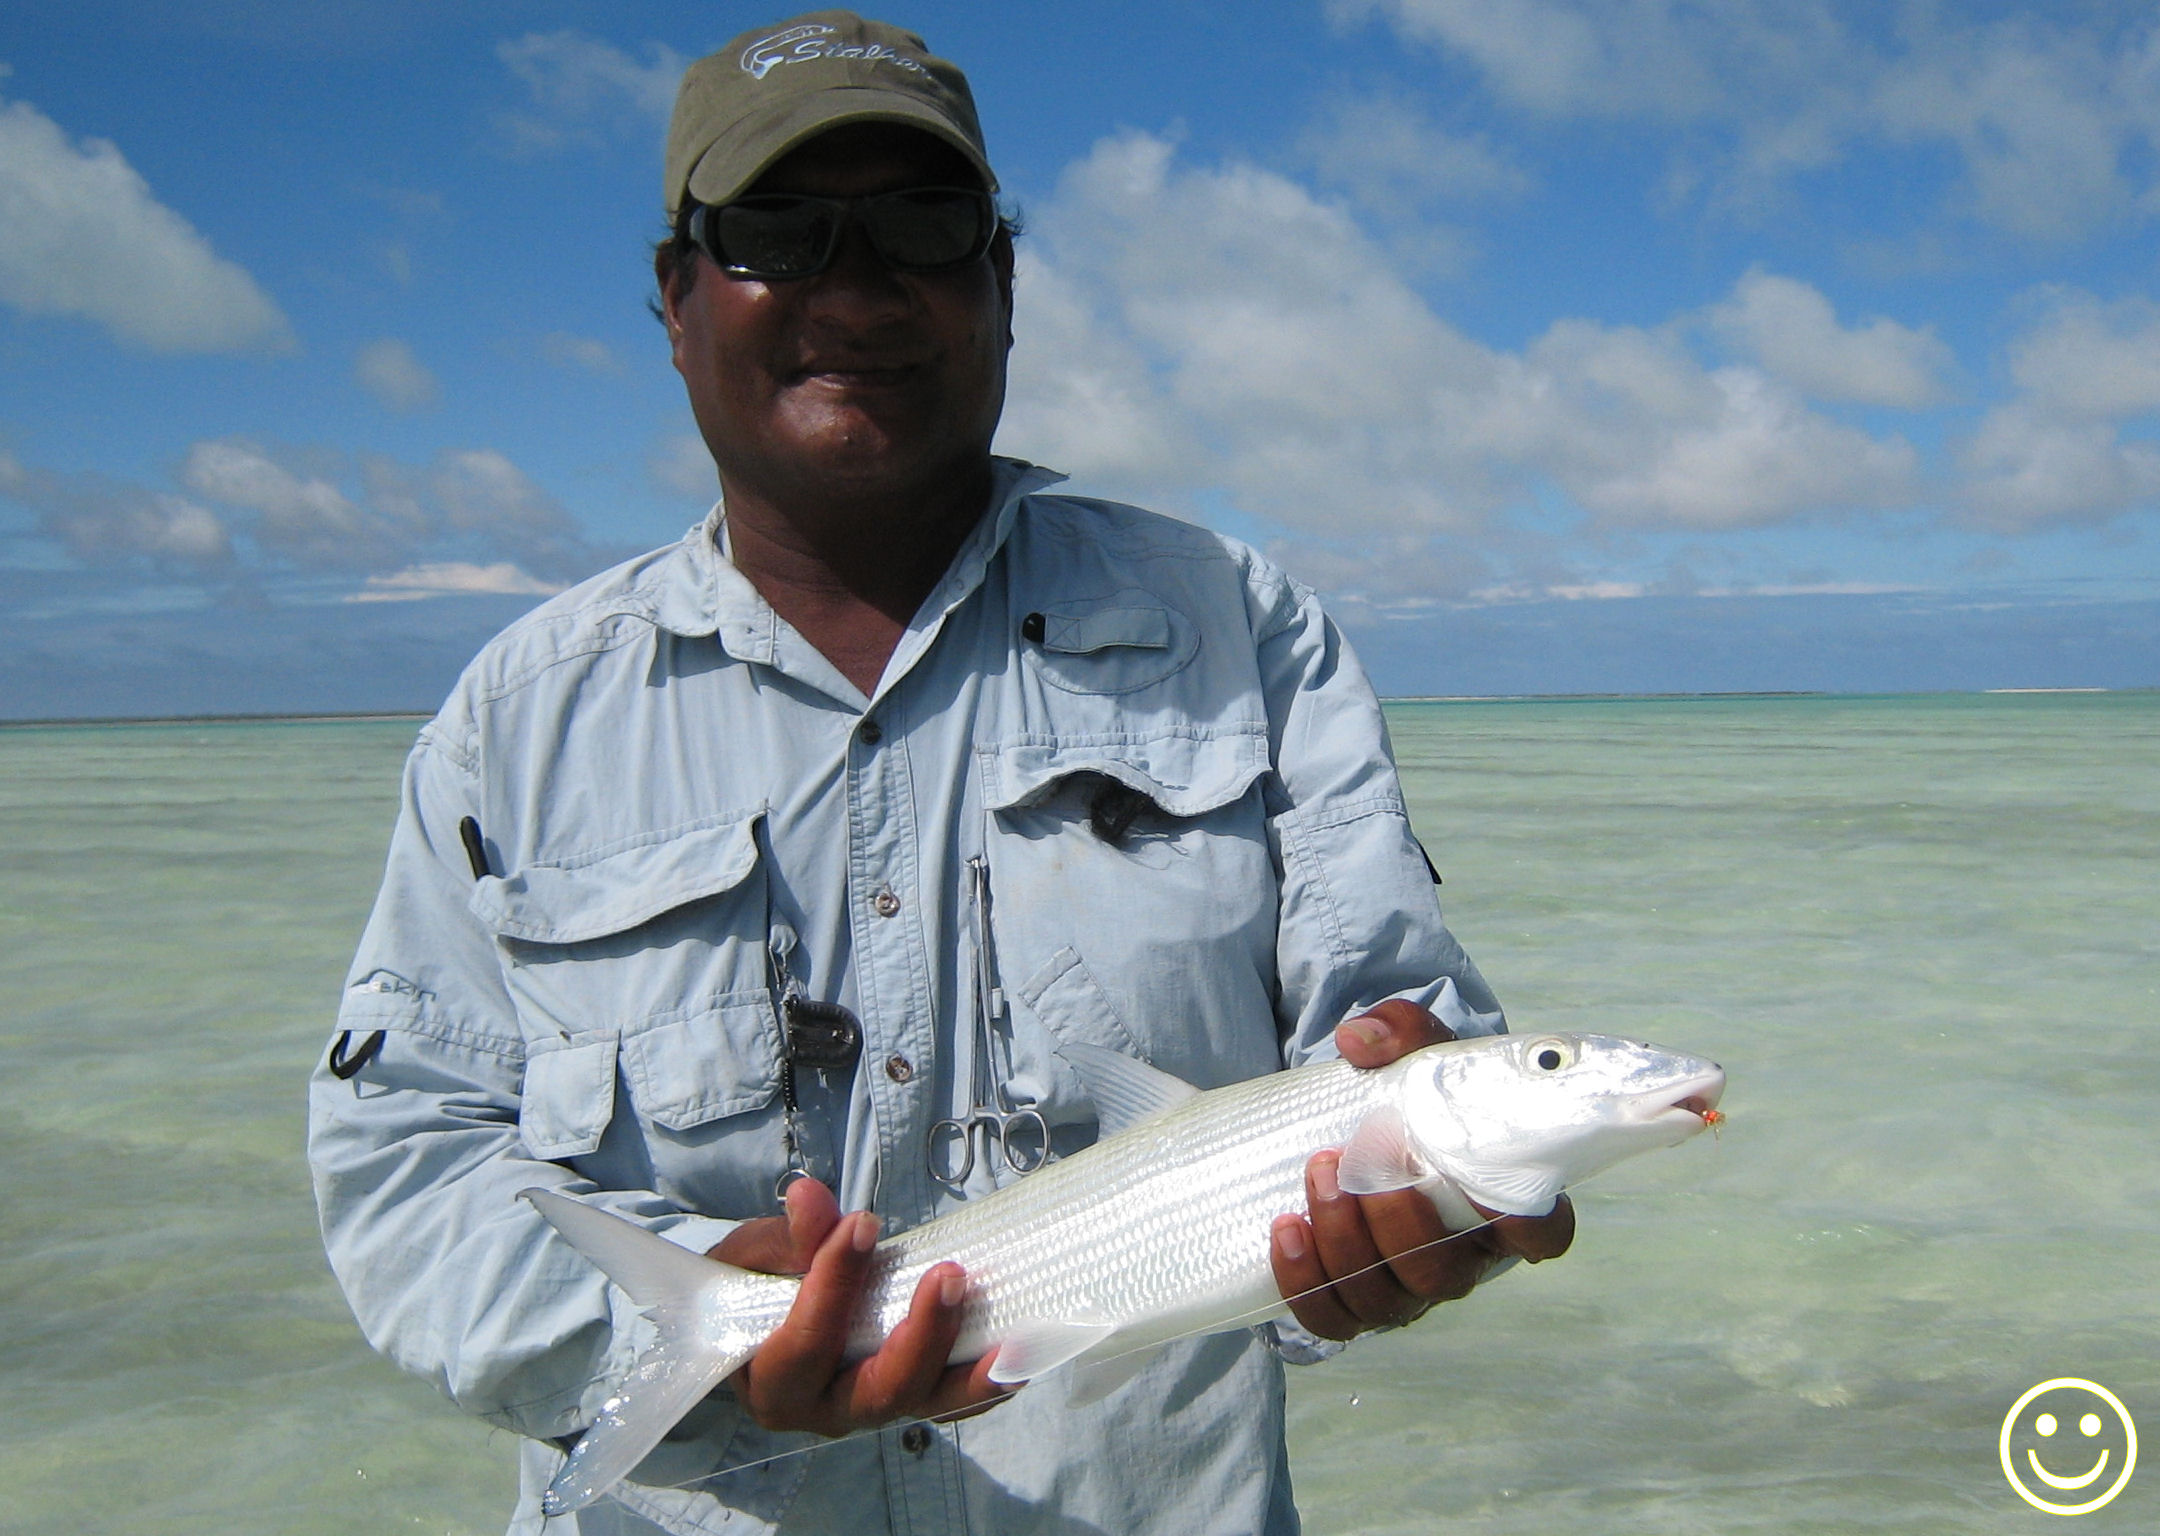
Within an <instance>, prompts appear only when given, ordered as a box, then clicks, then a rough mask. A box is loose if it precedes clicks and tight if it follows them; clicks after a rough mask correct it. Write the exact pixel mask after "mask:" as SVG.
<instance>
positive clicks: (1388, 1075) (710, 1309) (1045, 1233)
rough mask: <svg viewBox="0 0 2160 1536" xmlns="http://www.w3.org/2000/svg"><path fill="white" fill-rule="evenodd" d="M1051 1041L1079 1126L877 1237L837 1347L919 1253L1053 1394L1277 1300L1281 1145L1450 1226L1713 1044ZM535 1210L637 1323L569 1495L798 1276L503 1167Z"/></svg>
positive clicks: (1633, 1122) (683, 1391)
mask: <svg viewBox="0 0 2160 1536" xmlns="http://www.w3.org/2000/svg"><path fill="white" fill-rule="evenodd" d="M1064 1054H1065V1055H1066V1057H1067V1059H1068V1060H1070V1061H1071V1062H1072V1063H1073V1065H1074V1067H1075V1069H1076V1070H1077V1071H1078V1072H1079V1073H1080V1076H1081V1078H1082V1080H1083V1081H1084V1082H1085V1083H1086V1084H1087V1086H1088V1089H1089V1091H1090V1093H1091V1095H1092V1096H1093V1098H1094V1100H1095V1104H1096V1109H1097V1118H1098V1120H1099V1121H1100V1124H1101V1129H1102V1139H1101V1140H1099V1141H1097V1142H1096V1143H1095V1145H1093V1146H1092V1147H1089V1148H1087V1149H1085V1150H1084V1151H1081V1152H1078V1153H1076V1154H1074V1155H1073V1156H1071V1157H1068V1158H1065V1159H1063V1160H1062V1161H1059V1162H1055V1163H1052V1164H1051V1165H1049V1166H1048V1167H1046V1168H1043V1169H1042V1170H1040V1171H1039V1172H1037V1173H1035V1174H1032V1175H1031V1176H1030V1177H1028V1178H1026V1179H1023V1180H1020V1181H1019V1182H1017V1183H1015V1184H1012V1185H1010V1186H1008V1187H1006V1188H1004V1189H1000V1190H998V1191H997V1192H996V1193H995V1194H992V1195H988V1196H986V1197H984V1198H982V1199H980V1200H971V1201H969V1202H968V1203H967V1204H965V1205H963V1206H961V1207H960V1208H958V1209H957V1210H954V1211H952V1212H950V1213H949V1214H947V1215H944V1216H941V1217H939V1218H938V1219H937V1220H935V1221H932V1222H928V1223H926V1224H924V1225H923V1226H920V1227H917V1228H915V1229H913V1230H912V1231H908V1232H903V1233H900V1234H899V1235H897V1236H895V1237H890V1238H887V1239H885V1240H884V1241H883V1242H881V1243H880V1244H878V1248H877V1252H876V1255H875V1260H874V1269H873V1278H872V1282H871V1285H870V1287H869V1289H868V1291H867V1293H866V1295H865V1297H864V1300H863V1303H862V1305H861V1307H860V1309H859V1310H858V1311H857V1313H856V1316H855V1318H854V1322H853V1326H852V1330H851V1332H850V1336H849V1341H848V1354H849V1357H850V1358H856V1359H859V1358H862V1357H864V1356H867V1355H869V1354H872V1353H874V1352H875V1350H876V1348H877V1346H878V1344H879V1342H880V1341H881V1340H882V1339H883V1338H884V1337H885V1335H886V1334H887V1333H889V1332H890V1331H891V1330H892V1329H893V1328H894V1327H896V1326H897V1325H898V1324H899V1323H900V1321H901V1320H902V1319H903V1318H904V1317H906V1315H907V1311H908V1306H909V1302H910V1300H911V1299H912V1297H913V1295H914V1292H915V1287H916V1283H917V1282H918V1281H919V1280H920V1279H921V1278H922V1276H923V1274H924V1273H925V1272H926V1271H927V1270H928V1269H929V1268H930V1267H931V1266H932V1265H934V1264H938V1263H942V1262H945V1261H948V1260H950V1261H954V1262H957V1263H958V1264H960V1265H961V1267H962V1268H963V1269H965V1271H966V1272H967V1276H968V1281H969V1291H968V1301H967V1303H966V1306H965V1308H964V1311H963V1314H962V1325H961V1330H960V1336H959V1339H958V1341H957V1342H956V1343H955V1344H954V1345H953V1350H952V1355H951V1360H952V1361H953V1362H955V1363H958V1362H961V1361H967V1360H975V1359H979V1358H981V1357H982V1356H983V1355H985V1354H988V1353H990V1352H991V1351H992V1350H995V1351H996V1352H997V1358H996V1360H995V1361H994V1363H993V1365H992V1367H991V1373H990V1374H991V1376H992V1378H993V1379H994V1380H996V1381H998V1382H1000V1383H1006V1384H1012V1385H1018V1384H1019V1383H1022V1382H1026V1381H1030V1380H1032V1379H1034V1378H1035V1377H1037V1376H1040V1375H1042V1374H1044V1373H1045V1372H1047V1371H1051V1370H1054V1369H1056V1368H1057V1367H1059V1366H1062V1365H1067V1364H1071V1365H1074V1366H1076V1367H1078V1368H1079V1370H1080V1372H1081V1373H1082V1374H1081V1375H1079V1376H1078V1377H1076V1379H1075V1382H1074V1395H1075V1397H1076V1399H1077V1400H1080V1401H1087V1400H1091V1399H1092V1398H1094V1397H1099V1396H1102V1395H1104V1394H1105V1393H1107V1392H1108V1391H1110V1390H1113V1389H1114V1388H1115V1387H1116V1386H1117V1385H1118V1384H1120V1383H1122V1382H1123V1381H1124V1380H1126V1379H1127V1378H1129V1377H1130V1376H1131V1375H1132V1374H1133V1373H1134V1372H1135V1371H1136V1370H1137V1369H1138V1368H1139V1367H1140V1366H1141V1365H1142V1364H1143V1363H1144V1362H1145V1360H1146V1359H1147V1357H1148V1355H1149V1354H1150V1353H1151V1352H1152V1351H1153V1349H1154V1348H1155V1347H1156V1346H1158V1345H1161V1344H1165V1343H1167V1342H1169V1341H1170V1340H1173V1339H1180V1338H1185V1337H1189V1336H1191V1335H1194V1334H1199V1333H1211V1332H1219V1331H1227V1330H1230V1329H1233V1328H1240V1327H1245V1326H1247V1325H1249V1324H1252V1323H1256V1322H1260V1321H1263V1320H1265V1319H1267V1318H1269V1317H1274V1316H1280V1315H1282V1314H1283V1313H1284V1312H1286V1311H1287V1310H1288V1309H1287V1307H1286V1306H1285V1304H1284V1302H1283V1300H1282V1298H1281V1296H1280V1295H1279V1294H1277V1292H1276V1288H1275V1281H1274V1275H1273V1271H1272V1269H1271V1268H1270V1265H1269V1242H1270V1229H1271V1225H1272V1223H1273V1221H1274V1219H1275V1218H1276V1217H1277V1216H1281V1215H1285V1214H1290V1213H1300V1212H1302V1211H1303V1210H1304V1205H1305V1182H1304V1181H1305V1164H1306V1163H1307V1161H1308V1160H1309V1159H1310V1158H1311V1157H1312V1155H1313V1154H1314V1153H1316V1152H1319V1151H1322V1150H1325V1149H1327V1148H1330V1147H1341V1148H1342V1149H1343V1156H1342V1163H1341V1169H1340V1175H1339V1177H1340V1182H1341V1185H1342V1187H1343V1189H1345V1190H1347V1191H1348V1192H1350V1193H1352V1194H1361V1195H1362V1194H1376V1193H1379V1192H1381V1191H1383V1190H1391V1189H1404V1188H1413V1187H1414V1188H1416V1189H1419V1190H1421V1191H1423V1192H1424V1193H1425V1194H1426V1195H1427V1197H1428V1198H1430V1199H1431V1200H1432V1201H1433V1203H1434V1205H1435V1207H1436V1208H1437V1209H1438V1210H1439V1211H1440V1213H1441V1215H1442V1217H1443V1218H1445V1220H1446V1221H1447V1223H1448V1225H1449V1226H1450V1227H1451V1228H1454V1229H1464V1228H1468V1227H1473V1226H1476V1225H1478V1224H1479V1223H1480V1222H1481V1221H1483V1220H1484V1218H1483V1217H1482V1216H1480V1215H1479V1214H1478V1212H1477V1210H1476V1209H1475V1207H1474V1206H1473V1204H1472V1202H1475V1203H1476V1205H1482V1206H1484V1207H1485V1208H1486V1209H1488V1210H1493V1211H1499V1212H1502V1213H1503V1214H1507V1215H1515V1216H1540V1215H1544V1214H1545V1213H1547V1212H1549V1211H1550V1210H1551V1209H1552V1208H1553V1204H1554V1202H1555V1201H1556V1200H1557V1199H1558V1198H1559V1196H1560V1193H1561V1191H1562V1190H1563V1189H1565V1188H1566V1187H1568V1186H1569V1185H1571V1184H1575V1183H1577V1182H1580V1181H1581V1180H1583V1179H1586V1178H1588V1177H1590V1176H1591V1175H1592V1174H1595V1173H1597V1172H1599V1171H1601V1170H1603V1169H1605V1168H1609V1167H1611V1166H1612V1165H1613V1164H1614V1163H1616V1162H1619V1161H1620V1160H1621V1159H1623V1158H1626V1157H1630V1156H1633V1155H1634V1154H1636V1153H1638V1152H1646V1151H1649V1150H1650V1149H1651V1148H1653V1147H1664V1146H1672V1145H1675V1144H1677V1143H1678V1142H1681V1141H1684V1140H1686V1139H1687V1138H1688V1137H1689V1136H1692V1135H1694V1134H1695V1133H1696V1132H1697V1131H1700V1130H1701V1129H1702V1128H1703V1127H1704V1125H1705V1124H1707V1123H1710V1122H1711V1121H1712V1120H1713V1119H1715V1118H1719V1117H1718V1116H1717V1110H1716V1105H1717V1101H1718V1097H1719V1095H1720V1094H1721V1093H1723V1091H1724V1086H1725V1074H1724V1073H1723V1072H1722V1071H1721V1070H1720V1069H1719V1068H1718V1067H1717V1065H1716V1064H1715V1063H1713V1062H1709V1061H1705V1060H1703V1059H1701V1058H1700V1057H1695V1056H1687V1055H1683V1054H1680V1053H1679V1052H1675V1051H1667V1050H1663V1049H1660V1048H1658V1047H1656V1046H1651V1045H1644V1044H1641V1043H1638V1042H1636V1041H1631V1040H1621V1039H1617V1038H1614V1037H1612V1036H1609V1035H1530V1036H1494V1037H1489V1038H1484V1039H1472V1040H1457V1041H1449V1042H1447V1043H1445V1044H1441V1045H1433V1046H1427V1047H1426V1048H1425V1049H1423V1050H1420V1051H1416V1052H1413V1053H1412V1054H1410V1055H1408V1056H1405V1057H1403V1058H1402V1059H1401V1060H1400V1061H1397V1062H1395V1063H1393V1064H1392V1065H1390V1066H1386V1067H1381V1068H1378V1069H1375V1070H1371V1071H1360V1070H1358V1069H1356V1068H1353V1067H1350V1066H1348V1065H1346V1064H1345V1063H1342V1062H1323V1063H1317V1064H1315V1065H1312V1066H1307V1067H1300V1068H1297V1069H1295V1070H1293V1071H1289V1072H1279V1073H1275V1074H1272V1075H1270V1076H1266V1077H1259V1078H1254V1079H1251V1080H1250V1081H1247V1082H1242V1083H1233V1084H1231V1085H1229V1086H1228V1087H1224V1088H1217V1089H1213V1090H1211V1091H1208V1092H1202V1091H1200V1090H1199V1089H1196V1088H1193V1087H1192V1086H1191V1085H1189V1084H1187V1083H1184V1082H1181V1081H1179V1080H1178V1079H1177V1078H1174V1077H1171V1076H1170V1075H1168V1074H1167V1073H1164V1072H1160V1071H1157V1070H1156V1069H1155V1068H1153V1067H1150V1066H1147V1065H1146V1064H1144V1063H1142V1062H1139V1061H1135V1060H1133V1059H1132V1058H1130V1057H1127V1056H1121V1055H1119V1054H1118V1053H1116V1052H1114V1051H1106V1050H1102V1049H1099V1048H1097V1047H1093V1046H1067V1047H1065V1050H1064ZM525 1198H526V1199H528V1200H530V1201H532V1203H533V1204H534V1205H535V1206H536V1207H538V1209H539V1211H540V1213H541V1214H542V1215H543V1216H545V1217H546V1218H547V1219H548V1220H549V1221H550V1222H552V1223H553V1224H554V1226H555V1228H556V1230H557V1231H559V1232H560V1233H561V1234H562V1235H563V1236H564V1237H565V1238H567V1239H569V1241H570V1242H571V1243H572V1245H574V1246H575V1247H576V1248H577V1249H578V1251H579V1252H580V1253H582V1254H584V1255H585V1256H586V1257H587V1258H589V1259H590V1260H592V1262H593V1263H595V1264H596V1265H598V1266H599V1267H600V1268H601V1269H602V1270H604V1271H606V1273H607V1275H608V1277H609V1278H610V1279H612V1280H613V1281H615V1283H616V1284H618V1285H620V1286H621V1287H622V1288H623V1289H624V1290H625V1291H627V1292H629V1294H630V1297H631V1299H632V1300H633V1301H635V1302H637V1303H638V1304H639V1305H640V1306H641V1307H643V1308H644V1309H645V1310H646V1313H647V1315H648V1316H649V1317H650V1318H651V1319H652V1321H653V1322H654V1324H655V1325H656V1326H657V1328H658V1338H657V1340H656V1341H655V1342H654V1343H653V1345H652V1346H651V1347H650V1348H649V1349H648V1350H647V1351H646V1352H645V1353H644V1355H643V1356H641V1357H640V1358H639V1360H638V1361H637V1363H636V1365H635V1366H634V1367H632V1369H631V1372H630V1375H629V1377H628V1378H627V1379H626V1380H625V1381H624V1382H622V1383H621V1385H620V1386H618V1387H617V1389H616V1390H615V1391H614V1392H613V1393H612V1394H611V1395H610V1397H609V1398H608V1400H607V1402H606V1404H605V1405H604V1406H603V1407H602V1409H601V1412H600V1415H599V1417H598V1419H597V1420H596V1421H595V1422H594V1424H593V1426H592V1427H591V1428H590V1429H589V1430H587V1431H586V1432H585V1435H584V1438H583V1439H581V1440H580V1441H579V1442H578V1444H577V1447H576V1449H575V1450H574V1451H572V1452H571V1455H570V1459H569V1461H568V1462H567V1463H566V1464H565V1466H564V1467H563V1469H562V1472H561V1473H560V1474H559V1475H558V1476H557V1477H556V1479H555V1480H554V1482H553V1483H552V1484H550V1485H549V1488H548V1491H547V1494H546V1499H545V1507H546V1509H547V1511H548V1513H550V1514H562V1513H565V1512H567V1511H569V1510H574V1509H581V1508H583V1507H584V1506H585V1505H587V1504H589V1503H591V1502H592V1501H593V1500H595V1499H597V1498H599V1497H600V1496H601V1495H603V1494H604V1493H606V1492H607V1490H608V1489H609V1488H610V1487H612V1486H613V1485H614V1484H615V1483H616V1482H617V1481H619V1480H620V1479H621V1478H622V1477H623V1476H624V1475H625V1474H627V1473H628V1472H629V1471H630V1470H631V1469H632V1468H633V1467H635V1466H636V1465H637V1463H638V1462H639V1461H641V1460H643V1459H644V1457H645V1455H646V1453H647V1452H649V1451H650V1450H651V1449H652V1448H653V1446H654V1445H656V1444H657V1443H658V1442H659V1441H660V1439H661V1437H662V1436H663V1435H665V1434H666V1433H667V1431H668V1430H669V1429H671V1428H672V1427H673V1426H674V1424H675V1422H676V1421H677V1420H678V1419H680V1418H681V1417H682V1416H683V1415H684V1414H685V1413H687V1412H688V1411H689V1410H690V1409H691V1407H693V1406H694V1405H695V1404H696V1403H697V1402H698V1401H699V1399H701V1398H702V1397H704V1396H705V1394H706V1393H708V1392H709V1391H711V1390H712V1388H713V1387H714V1386H715V1385H716V1384H717V1383H718V1382H719V1381H720V1380H721V1379H722V1378H724V1377H726V1376H727V1375H729V1374H730V1373H731V1372H733V1371H734V1370H736V1369H737V1368H738V1367H740V1366H741V1365H742V1364H743V1363H744V1362H745V1361H747V1360H748V1359H749V1358H750V1357H751V1356H752V1355H753V1354H755V1353H756V1352H757V1349H758V1346H759V1345H760V1344H762V1343H763V1342H764V1340H765V1339H766V1337H767V1336H768V1335H770V1334H771V1333H772V1332H773V1330H774V1329H776V1328H777V1327H779V1325H780V1323H781V1321H782V1319H783V1318H785V1317H786V1315H787V1312H788V1308H789V1307H790V1305H792V1303H793V1301H794V1298H795V1291H796V1287H797V1285H798V1283H799V1282H798V1281H797V1280H796V1279H795V1278H794V1277H793V1276H785V1275H764V1274H754V1273H751V1272H750V1271H747V1270H742V1269H737V1268H735V1267H733V1266H731V1265H726V1264H721V1263H717V1262H715V1261H714V1260H711V1259H707V1258H705V1257H703V1256H702V1255H699V1254H695V1253H692V1252H690V1251H689V1250H687V1249H684V1248H681V1247H678V1246H677V1245H675V1244H673V1243H670V1242H668V1241H667V1240H666V1239H664V1238H660V1237H656V1236H654V1235H653V1234H651V1233H649V1232H647V1231H645V1230H644V1229H643V1228H642V1227H639V1226H637V1225H636V1224H634V1223H632V1222H628V1221H624V1220H622V1219H621V1218H620V1217H617V1216H613V1215H610V1214H608V1213H606V1212H604V1211H600V1210H597V1209H594V1208H593V1207H590V1206H587V1205H583V1204H581V1203H580V1202H578V1201H577V1200H574V1199H572V1198H570V1197H569V1196H566V1195H562V1194H557V1193H554V1192H551V1191H547V1190H539V1189H533V1190H527V1191H525Z"/></svg>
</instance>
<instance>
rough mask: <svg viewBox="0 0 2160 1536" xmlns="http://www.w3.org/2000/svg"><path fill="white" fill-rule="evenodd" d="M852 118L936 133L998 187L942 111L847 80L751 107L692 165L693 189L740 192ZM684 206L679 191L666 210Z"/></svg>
mask: <svg viewBox="0 0 2160 1536" xmlns="http://www.w3.org/2000/svg"><path fill="white" fill-rule="evenodd" d="M848 123H900V124H903V125H905V126H907V127H910V128H920V129H922V130H923V131H924V132H926V133H930V134H934V135H935V136H936V137H937V138H938V139H940V140H942V141H943V142H944V143H947V144H950V145H951V146H952V147H953V148H954V149H957V150H958V151H960V153H961V154H962V155H963V156H965V157H966V159H967V162H968V164H969V165H971V166H973V167H974V168H975V170H976V172H977V173H978V174H979V175H980V176H981V177H982V180H983V186H984V187H985V188H987V189H988V190H989V191H992V192H995V191H996V190H997V173H996V172H994V171H992V170H991V169H990V162H989V161H987V160H985V159H984V158H983V154H982V151H981V150H980V149H978V148H976V146H975V145H974V144H972V143H970V142H969V140H968V137H967V135H966V134H965V133H964V132H962V131H961V129H960V128H959V126H958V125H957V124H955V123H954V122H953V120H952V119H951V118H949V117H947V116H946V115H945V114H944V113H942V112H940V111H938V110H937V109H936V108H935V107H932V106H930V105H928V104H927V103H925V102H923V101H921V100H919V99H918V98H916V97H913V96H906V95H902V94H901V93H899V92H897V91H881V90H877V89H875V88H873V87H869V86H844V87H840V88H838V89H834V90H828V91H820V92H819V93H818V94H817V95H816V96H814V97H811V98H809V99H807V100H804V99H798V100H795V101H792V102H789V103H787V104H786V105H785V106H784V107H782V108H781V109H780V110H778V111H776V112H772V113H767V114H759V113H753V114H752V115H751V116H749V117H746V118H743V119H742V120H741V121H740V122H737V123H735V124H733V125H732V126H730V128H729V129H728V131H727V133H726V134H725V135H723V136H722V138H721V139H720V140H719V141H718V142H716V143H715V144H714V145H713V146H712V147H711V148H710V149H708V150H706V151H705V153H704V154H703V155H701V156H699V157H698V162H697V164H696V165H694V166H692V167H691V168H690V175H689V178H688V188H689V195H690V196H691V197H693V198H695V199H696V200H697V201H698V202H701V203H724V202H728V201H729V200H731V199H733V198H737V197H740V196H741V195H742V194H743V193H744V192H745V191H747V190H748V189H749V187H750V184H751V183H752V182H754V181H756V180H757V179H758V177H760V176H762V175H763V174H764V173H765V172H766V170H767V169H769V168H770V167H771V166H772V165H773V163H774V162H776V161H777V160H779V159H780V157H781V156H783V155H785V154H787V153H788V152H789V151H790V150H793V149H795V148H797V147H798V146H800V145H803V144H807V143H809V142H810V141H811V140H812V139H814V138H816V137H817V136H818V135H819V134H821V133H826V132H829V131H830V130H832V129H834V128H838V127H841V126H843V125H845V124H848ZM680 208H681V199H680V197H678V198H677V200H676V204H675V206H674V207H671V208H669V209H668V212H669V213H670V214H671V215H672V214H674V213H677V212H679V211H680Z"/></svg>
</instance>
